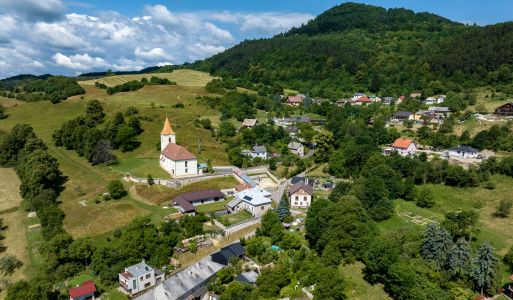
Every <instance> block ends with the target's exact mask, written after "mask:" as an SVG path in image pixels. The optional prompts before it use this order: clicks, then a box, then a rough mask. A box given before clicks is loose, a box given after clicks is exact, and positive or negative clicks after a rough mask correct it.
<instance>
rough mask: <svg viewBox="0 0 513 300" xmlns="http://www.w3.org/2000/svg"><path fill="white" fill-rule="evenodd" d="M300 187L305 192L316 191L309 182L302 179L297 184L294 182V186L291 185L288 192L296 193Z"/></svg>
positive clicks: (311, 192)
mask: <svg viewBox="0 0 513 300" xmlns="http://www.w3.org/2000/svg"><path fill="white" fill-rule="evenodd" d="M300 189H303V190H305V192H307V193H308V194H310V195H313V193H314V189H313V187H312V186H311V185H309V184H306V183H305V182H304V181H303V180H301V181H299V182H297V183H296V184H294V185H293V186H291V187H290V188H289V189H288V191H287V193H288V194H294V193H295V192H297V191H298V190H300Z"/></svg>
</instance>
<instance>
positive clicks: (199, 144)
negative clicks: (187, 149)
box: [198, 136, 201, 153]
mask: <svg viewBox="0 0 513 300" xmlns="http://www.w3.org/2000/svg"><path fill="white" fill-rule="evenodd" d="M198 147H199V153H201V138H200V137H199V136H198Z"/></svg>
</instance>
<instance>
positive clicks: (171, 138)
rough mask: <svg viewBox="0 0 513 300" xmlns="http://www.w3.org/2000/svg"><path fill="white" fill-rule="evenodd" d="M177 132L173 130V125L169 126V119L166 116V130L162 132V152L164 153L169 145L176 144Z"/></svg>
mask: <svg viewBox="0 0 513 300" xmlns="http://www.w3.org/2000/svg"><path fill="white" fill-rule="evenodd" d="M175 138H176V137H175V132H174V131H173V129H172V128H171V125H169V119H168V118H167V116H166V122H165V123H164V128H163V129H162V132H161V133H160V151H163V150H164V149H166V146H167V145H168V144H169V143H173V144H176V139H175Z"/></svg>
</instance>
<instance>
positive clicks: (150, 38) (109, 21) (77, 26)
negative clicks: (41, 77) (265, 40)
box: [0, 0, 313, 78]
mask: <svg viewBox="0 0 513 300" xmlns="http://www.w3.org/2000/svg"><path fill="white" fill-rule="evenodd" d="M32 1H33V2H34V3H35V2H38V3H39V2H44V3H43V4H37V3H36V4H37V5H39V6H37V5H36V8H32V14H37V13H35V12H34V11H39V13H38V14H39V15H44V14H43V13H41V12H42V11H45V9H47V7H56V8H57V12H58V13H57V14H56V15H58V14H62V11H63V10H64V9H65V7H64V6H63V4H62V2H60V1H59V0H47V1H36V0H19V1H18V2H20V3H25V4H27V3H32ZM11 2H12V1H9V4H8V5H2V4H5V3H7V1H6V0H0V7H2V8H1V10H3V11H5V12H6V14H4V15H0V28H2V30H0V62H1V63H0V78H4V77H8V76H12V75H16V74H20V73H39V74H40V73H42V72H44V73H52V74H66V75H74V74H76V73H77V72H89V71H103V70H106V69H108V68H110V69H113V70H120V71H125V70H130V71H131V70H139V69H142V68H145V67H148V66H154V65H172V64H181V63H183V62H186V61H189V62H191V61H194V60H197V59H204V58H206V57H209V56H212V55H214V54H216V53H219V52H222V51H224V50H226V49H227V48H229V47H232V46H233V45H235V44H236V43H237V42H238V41H240V40H242V39H246V38H254V37H262V36H272V35H274V34H277V33H279V32H281V31H285V30H288V29H289V28H291V27H292V26H299V25H301V24H302V23H306V22H307V21H308V20H309V19H311V18H313V16H312V15H309V14H295V13H280V12H267V13H259V14H257V13H241V12H230V11H195V12H176V11H173V12H171V11H169V10H168V8H166V7H165V6H163V5H154V6H152V5H146V6H144V7H143V8H142V10H141V12H142V15H139V16H135V17H131V18H129V17H127V16H125V15H122V14H120V13H119V12H116V11H98V12H96V13H95V14H94V15H93V16H91V15H86V14H77V13H69V14H65V15H62V17H61V18H50V17H47V18H45V19H41V18H40V19H39V20H38V21H34V20H27V19H26V18H25V17H24V16H22V13H20V12H15V10H16V9H15V8H16V5H15V4H12V3H11ZM66 3H71V2H66ZM75 4H76V3H75ZM69 5H70V6H71V4H69ZM47 10H48V9H47ZM29 11H30V10H26V11H25V12H23V13H25V14H28V12H29Z"/></svg>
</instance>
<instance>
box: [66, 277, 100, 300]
mask: <svg viewBox="0 0 513 300" xmlns="http://www.w3.org/2000/svg"><path fill="white" fill-rule="evenodd" d="M68 292H69V299H70V300H94V299H96V298H95V297H94V293H95V292H96V286H95V285H94V282H93V281H92V280H88V281H84V282H82V285H81V286H77V287H75V288H72V289H70V290H68Z"/></svg>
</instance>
